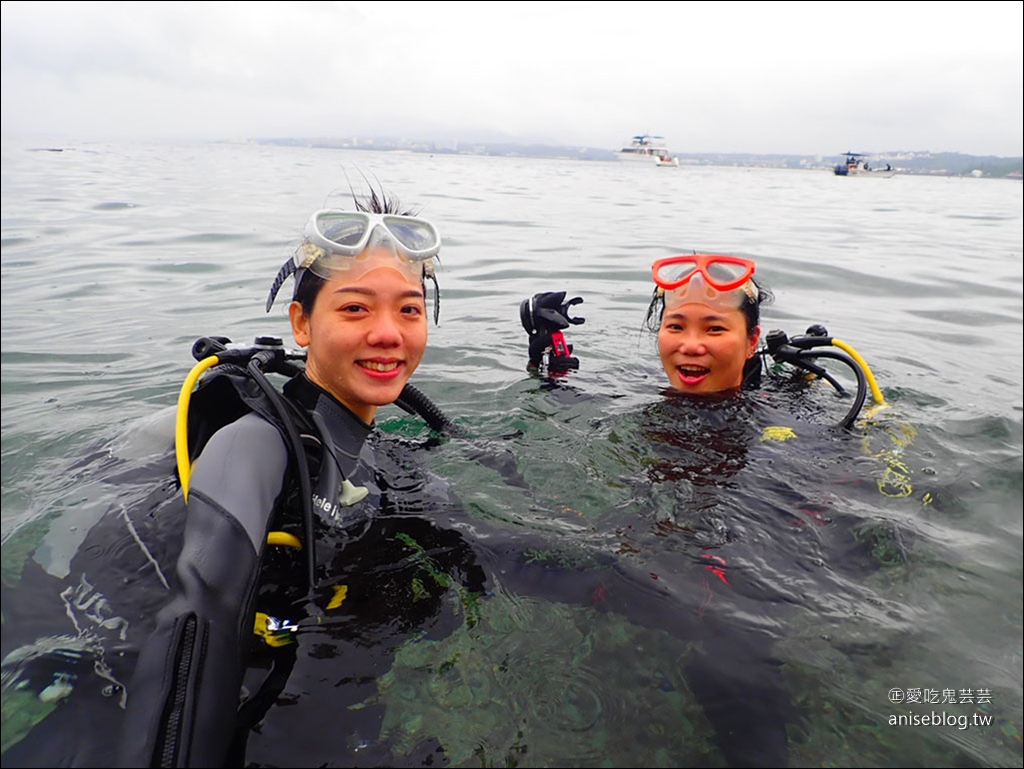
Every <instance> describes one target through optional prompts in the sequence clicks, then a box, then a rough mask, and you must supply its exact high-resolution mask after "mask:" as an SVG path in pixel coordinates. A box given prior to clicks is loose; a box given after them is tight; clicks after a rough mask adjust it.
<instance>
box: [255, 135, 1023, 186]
mask: <svg viewBox="0 0 1024 769" xmlns="http://www.w3.org/2000/svg"><path fill="white" fill-rule="evenodd" d="M248 141H250V142H253V143H256V144H269V145H276V146H289V147H308V148H311V149H348V150H365V151H373V152H413V153H427V154H432V155H476V156H485V157H533V158H552V159H565V160H585V161H586V160H599V161H612V160H617V159H619V153H618V152H616V151H614V150H608V149H600V148H595V147H573V146H562V145H547V144H513V143H509V142H456V141H447V142H433V141H415V140H411V139H390V138H354V137H353V138H348V139H296V138H282V139H267V138H265V139H250V140H248ZM672 154H673V155H674V156H675V157H677V158H679V164H680V166H681V167H685V166H736V167H742V168H790V169H795V170H807V171H831V170H832V169H833V168H834V167H835V165H836V164H837V163H840V162H842V161H843V160H844V158H845V157H846V153H845V152H840V153H837V154H835V155H785V154H763V155H760V154H754V153H742V152H736V153H721V152H707V153H687V152H676V151H673V152H672ZM867 154H869V156H870V157H871V158H872V164H873V165H875V167H878V168H884V167H885V165H886V164H889V165H891V166H892V169H893V170H894V171H895V172H896V173H897V174H912V175H924V176H971V177H983V178H1010V179H1020V178H1022V171H1024V158H1019V157H1016V158H1014V157H1011V158H1004V157H996V156H990V155H964V154H960V153H956V152H917V151H914V152H909V151H899V152H888V153H886V152H875V153H867Z"/></svg>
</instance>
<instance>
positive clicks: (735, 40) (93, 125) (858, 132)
mask: <svg viewBox="0 0 1024 769" xmlns="http://www.w3.org/2000/svg"><path fill="white" fill-rule="evenodd" d="M1022 8H1024V4H1021V3H1020V2H987V3H986V2H971V3H959V2H952V3H931V4H928V5H922V4H919V3H912V2H906V3H904V2H886V3H875V2H863V3H781V2H779V3H775V2H762V3H746V2H736V3H698V4H694V3H685V4H683V3H680V4H676V3H649V4H646V5H640V4H621V5H619V4H614V5H613V4H584V3H563V2H552V3H506V2H493V3H486V2H478V3H469V2H458V3H446V2H413V3H407V2H397V3H364V2H355V3H318V2H317V3H281V2H266V3H251V4H241V3H229V2H213V3H177V2H176V3H132V4H127V3H104V2H94V3H53V2H30V3H28V2H4V3H3V5H2V13H3V24H2V53H0V56H2V64H3V69H2V86H3V88H2V107H3V110H2V114H3V118H2V130H3V133H4V135H5V136H13V135H27V136H54V137H67V138H68V139H71V140H75V139H78V140H89V139H120V138H204V139H222V138H244V137H268V136H295V137H307V136H350V135H367V134H377V135H390V136H396V135H400V136H409V137H414V138H423V139H429V138H442V137H445V138H453V137H462V138H464V139H466V140H472V139H474V138H478V137H484V136H486V137H497V136H502V137H506V138H508V139H509V140H516V141H542V142H545V143H550V144H563V143H564V144H585V145H588V146H595V147H608V148H609V149H612V148H617V147H618V146H620V145H621V143H622V142H623V140H624V139H626V138H627V137H628V136H631V135H632V134H634V133H640V132H652V133H658V134H661V135H664V136H665V137H666V138H667V139H668V140H669V141H670V143H671V145H672V147H673V148H674V149H675V150H677V151H692V152H765V153H767V152H793V153H797V152H799V153H822V154H834V153H836V152H841V151H843V150H845V149H847V148H851V147H856V148H859V149H861V150H863V151H884V150H901V149H907V150H933V151H956V152H965V153H971V154H995V155H1004V156H1008V155H1014V156H1019V155H1021V154H1022V143H1024V141H1022V113H1024V102H1022V93H1024V78H1022V58H1024V45H1022V37H1024V33H1022V29H1024V16H1022Z"/></svg>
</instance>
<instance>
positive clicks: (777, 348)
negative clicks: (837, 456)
mask: <svg viewBox="0 0 1024 769" xmlns="http://www.w3.org/2000/svg"><path fill="white" fill-rule="evenodd" d="M764 341H765V347H764V349H763V350H762V351H761V352H760V354H761V355H763V356H767V355H770V356H772V358H773V359H774V360H775V361H776V362H777V363H787V364H789V365H790V366H794V367H796V368H798V369H801V370H803V371H805V372H807V373H808V374H810V375H812V376H814V377H817V378H819V379H824V380H825V381H826V382H828V383H829V384H830V385H832V387H833V388H834V389H835V391H836V393H837V394H838V395H839V396H841V397H847V396H849V393H848V392H847V390H846V388H845V387H843V385H842V383H841V382H840V381H839V379H838V378H837V377H836V376H834V375H833V374H832V373H830V372H829V371H828V370H827V369H826V368H825V366H824V365H823V364H822V363H821V361H822V360H830V361H838V362H840V363H842V364H843V365H845V366H846V367H847V368H849V369H850V371H851V372H852V374H853V376H854V378H855V380H856V383H857V388H856V392H855V393H854V394H853V403H852V404H851V406H850V408H849V410H848V411H847V412H846V416H845V417H843V419H842V420H841V421H840V423H839V424H840V426H841V427H845V428H849V427H852V426H853V423H854V421H855V420H856V419H857V415H858V414H859V413H860V410H861V409H862V408H863V407H864V402H865V400H867V394H868V390H869V389H870V390H871V394H872V397H874V399H875V403H877V404H878V405H884V404H885V398H884V396H883V395H882V391H881V389H880V388H879V387H878V383H877V382H876V381H875V377H874V374H872V373H871V368H870V367H869V366H868V364H867V361H865V360H864V359H863V358H862V357H861V356H860V354H859V353H858V352H857V351H856V350H854V349H853V348H852V347H851V346H850V345H848V344H846V343H845V342H842V341H840V340H838V339H836V338H835V337H831V336H829V335H828V330H827V329H826V328H825V327H824V326H822V325H821V324H815V325H813V326H810V327H809V328H808V329H807V332H806V333H805V334H802V335H799V336H794V337H790V336H787V335H786V333H785V332H784V331H779V330H777V329H776V330H774V331H769V332H768V333H767V334H766V335H765V338H764ZM825 347H837V348H839V349H838V350H826V349H822V348H825Z"/></svg>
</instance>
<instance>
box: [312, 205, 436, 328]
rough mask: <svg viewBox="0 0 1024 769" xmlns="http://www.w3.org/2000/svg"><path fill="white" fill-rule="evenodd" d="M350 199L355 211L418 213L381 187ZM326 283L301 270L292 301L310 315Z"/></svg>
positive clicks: (404, 214) (398, 213) (313, 274)
mask: <svg viewBox="0 0 1024 769" xmlns="http://www.w3.org/2000/svg"><path fill="white" fill-rule="evenodd" d="M352 200H353V202H354V203H355V208H356V210H357V211H364V212H366V213H369V214H396V215H398V216H416V215H417V214H418V213H419V211H416V210H413V209H409V208H405V209H403V208H402V203H401V201H399V199H398V198H397V197H396V196H395V195H393V194H389V193H388V192H387V191H386V190H384V188H383V187H382V188H381V189H380V192H378V191H377V190H375V189H374V188H373V186H372V185H371V186H370V194H369V195H367V196H366V197H363V198H360V197H358V196H357V195H356V194H355V192H353V193H352ZM326 283H327V281H326V280H325V279H324V278H321V277H320V276H319V275H317V274H316V273H314V272H313V271H312V270H302V271H301V272H300V274H299V275H297V276H296V277H295V290H294V292H293V293H292V301H293V302H298V303H299V304H301V305H302V312H304V313H305V314H306V315H311V314H312V313H313V307H314V305H315V304H316V298H317V296H319V295H320V289H322V288H323V287H324V285H325V284H326ZM421 285H422V286H423V295H424V297H426V293H427V290H426V286H425V285H423V284H421ZM434 292H435V297H436V292H437V280H436V279H434ZM434 322H435V323H436V322H437V305H436V302H435V307H434Z"/></svg>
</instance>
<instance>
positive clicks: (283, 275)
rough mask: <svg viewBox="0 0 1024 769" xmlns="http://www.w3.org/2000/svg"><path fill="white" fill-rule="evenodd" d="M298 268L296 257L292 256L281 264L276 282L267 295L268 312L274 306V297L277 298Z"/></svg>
mask: <svg viewBox="0 0 1024 769" xmlns="http://www.w3.org/2000/svg"><path fill="white" fill-rule="evenodd" d="M296 269H298V268H297V267H296V266H295V259H292V258H289V259H288V261H287V262H285V263H284V264H282V265H281V269H280V270H278V272H277V277H276V278H274V282H273V284H272V285H271V286H270V294H269V295H268V296H267V312H270V308H271V307H273V306H274V299H276V298H277V292H278V291H280V290H281V286H282V285H283V284H284V282H285V281H286V280H288V277H289V276H290V275H291V274H292V273H293V272H295V270H296Z"/></svg>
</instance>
